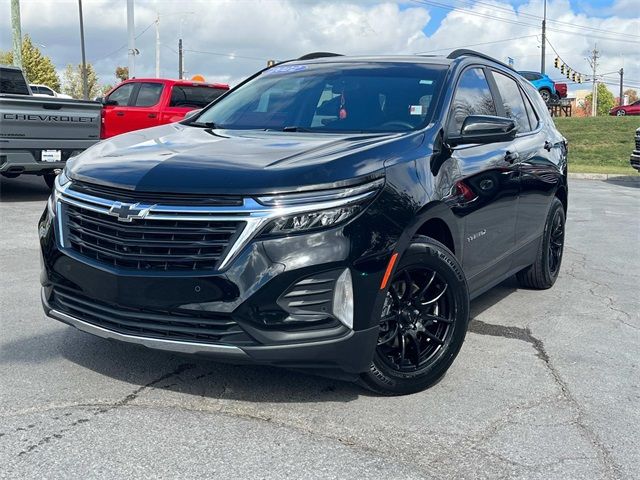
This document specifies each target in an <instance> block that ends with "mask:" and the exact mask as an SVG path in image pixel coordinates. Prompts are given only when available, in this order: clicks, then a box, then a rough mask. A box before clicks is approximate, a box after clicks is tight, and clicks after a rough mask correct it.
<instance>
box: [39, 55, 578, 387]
mask: <svg viewBox="0 0 640 480" xmlns="http://www.w3.org/2000/svg"><path fill="white" fill-rule="evenodd" d="M566 165H567V145H566V141H565V139H564V138H563V137H562V136H561V135H560V134H559V133H558V131H557V130H556V129H555V127H554V124H553V121H552V120H551V118H550V117H549V115H548V113H547V108H546V106H545V104H544V102H543V101H542V99H541V98H540V96H539V95H538V93H537V92H536V90H535V89H534V88H533V87H532V86H531V85H530V84H529V83H528V82H527V81H526V80H523V79H522V78H521V77H520V76H519V75H518V74H517V73H515V72H514V71H513V70H511V69H510V68H509V67H507V66H506V65H504V64H502V63H500V62H498V61H496V60H493V59H491V58H489V57H486V56H484V55H481V54H478V53H476V52H472V51H468V50H463V51H455V52H453V53H452V54H451V55H449V56H448V57H446V58H444V57H431V56H406V57H403V56H393V57H343V56H339V55H333V54H312V55H307V56H305V57H302V58H300V59H298V60H295V61H288V62H283V63H280V64H278V65H276V66H274V67H272V68H268V69H265V70H263V71H261V72H259V73H257V74H256V75H254V76H253V77H251V78H249V79H248V80H246V81H245V82H243V83H242V84H240V85H238V86H237V87H236V88H234V89H232V90H231V91H229V92H228V93H226V94H225V95H223V96H222V97H220V98H219V99H217V100H216V101H215V102H213V103H212V104H210V105H209V106H207V107H206V108H205V109H203V110H202V111H200V112H198V113H196V114H194V115H193V116H191V117H190V118H188V119H186V120H184V121H183V122H181V123H175V124H171V125H164V126H161V127H156V128H151V129H148V130H142V131H137V132H133V133H128V134H125V135H121V136H118V137H115V138H113V139H111V140H108V141H104V142H101V143H99V144H97V145H96V146H94V147H92V148H90V149H88V150H87V151H85V152H84V153H82V154H81V155H79V156H78V157H76V158H75V159H73V160H71V161H70V162H69V163H68V165H67V167H66V169H65V171H64V172H63V173H62V174H61V175H59V176H58V179H57V182H56V188H55V190H54V192H53V194H52V196H51V198H50V200H49V202H48V205H47V208H46V210H45V212H44V214H43V216H42V219H41V220H40V223H39V234H40V242H41V247H42V255H43V263H44V270H43V273H42V285H43V289H42V302H43V305H44V309H45V311H46V313H47V315H49V316H50V317H52V318H55V319H57V320H60V321H62V322H65V323H67V324H69V325H72V326H74V327H77V328H79V329H80V330H83V331H85V332H89V333H92V334H95V335H98V336H101V337H105V338H110V339H117V340H121V341H125V342H131V343H136V344H141V345H145V346H147V347H152V348H159V349H164V350H169V351H175V352H187V353H198V354H207V355H211V356H213V357H215V358H219V359H222V360H226V361H232V362H247V361H249V362H256V363H264V364H271V365H280V366H284V367H289V368H296V369H315V371H323V372H324V373H325V374H336V373H337V372H342V375H343V377H348V378H352V379H356V380H358V381H359V382H360V383H361V384H363V385H365V386H366V387H368V388H371V389H373V390H375V391H378V392H382V393H387V394H403V393H409V392H415V391H418V390H421V389H424V388H426V387H429V386H430V385H432V384H433V383H435V382H436V381H437V380H438V379H439V378H440V377H442V375H443V374H444V373H445V371H446V370H447V369H448V368H449V366H450V365H451V364H452V362H453V360H454V358H455V357H456V355H457V353H458V351H459V350H460V347H461V346H462V343H463V340H464V338H465V333H466V331H467V325H468V322H469V299H470V298H473V297H476V296H478V295H480V294H481V293H482V292H484V291H486V290H488V289H489V288H491V287H492V286H494V285H496V284H498V283H499V282H501V281H502V280H504V279H506V278H507V277H509V276H511V275H514V274H517V277H518V279H519V280H520V282H521V283H522V285H524V286H526V287H531V288H549V287H551V286H552V285H553V283H554V281H555V280H556V277H557V275H558V271H559V269H560V262H561V259H562V248H563V240H564V225H565V212H566V208H567V177H566Z"/></svg>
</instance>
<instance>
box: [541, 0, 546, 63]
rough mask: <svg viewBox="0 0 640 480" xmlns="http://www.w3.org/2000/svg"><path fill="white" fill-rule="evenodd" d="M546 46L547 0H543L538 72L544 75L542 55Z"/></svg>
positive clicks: (543, 55)
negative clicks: (540, 53) (540, 55)
mask: <svg viewBox="0 0 640 480" xmlns="http://www.w3.org/2000/svg"><path fill="white" fill-rule="evenodd" d="M546 48H547V0H544V15H543V17H542V58H541V59H540V73H542V74H543V75H544V57H545V53H546Z"/></svg>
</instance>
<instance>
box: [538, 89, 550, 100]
mask: <svg viewBox="0 0 640 480" xmlns="http://www.w3.org/2000/svg"><path fill="white" fill-rule="evenodd" d="M540 96H541V97H542V100H544V103H549V102H550V101H551V92H550V91H549V90H548V89H546V88H543V89H541V90H540Z"/></svg>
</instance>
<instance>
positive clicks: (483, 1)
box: [0, 0, 640, 94]
mask: <svg viewBox="0 0 640 480" xmlns="http://www.w3.org/2000/svg"><path fill="white" fill-rule="evenodd" d="M543 1H544V0H411V1H405V0H403V1H399V0H398V1H392V0H387V1H373V0H342V1H337V0H333V1H312V0H209V1H196V0H179V1H178V0H172V1H166V0H135V31H136V36H137V40H136V48H137V49H138V50H139V51H140V54H139V55H138V56H136V67H135V76H137V77H144V76H154V75H155V55H156V46H155V45H156V29H155V23H154V22H155V21H156V18H157V17H158V16H159V18H160V21H159V32H160V67H161V69H160V72H161V76H163V77H170V78H176V77H177V75H178V54H177V49H178V47H177V44H178V38H180V36H181V37H182V39H183V45H184V49H185V53H184V55H185V69H186V72H187V73H186V75H187V76H188V77H191V76H193V75H196V74H200V75H203V76H204V77H205V78H206V80H207V81H210V82H226V83H230V84H232V85H233V84H236V83H238V82H239V81H241V80H242V79H243V78H245V77H247V76H248V75H250V74H252V73H254V72H255V71H257V70H259V69H261V68H263V67H264V66H265V65H266V62H267V60H269V59H275V60H285V59H290V58H295V57H298V56H300V55H302V54H304V53H308V52H313V51H330V52H337V53H343V54H411V53H422V52H426V53H431V54H444V55H446V54H447V53H449V52H450V51H451V50H453V49H455V48H459V47H468V48H473V49H476V50H478V51H481V52H484V53H488V54H490V55H493V56H494V57H496V58H497V59H499V60H502V61H506V60H507V58H508V57H511V58H513V59H514V61H515V67H516V69H520V70H538V71H539V69H540V57H541V49H540V43H541V35H540V22H541V16H542V12H543ZM639 4H640V0H547V27H548V32H547V36H548V41H549V44H548V45H547V52H546V53H547V55H546V70H547V74H549V75H550V76H551V77H552V78H553V79H554V80H560V79H562V76H561V74H560V72H559V70H556V69H555V68H554V65H553V64H554V57H555V56H556V55H559V56H560V57H561V58H562V60H563V61H564V62H565V63H567V64H568V65H569V66H570V67H571V68H572V69H573V70H575V71H578V72H582V73H585V74H588V73H590V71H591V70H590V66H589V63H588V61H587V57H589V56H590V53H591V50H593V49H594V47H595V46H596V44H597V48H598V51H599V52H600V58H599V61H598V63H599V65H598V70H599V71H600V72H602V73H603V74H606V75H605V76H604V77H603V80H604V81H606V82H607V83H608V84H609V87H610V89H611V90H612V91H613V92H614V93H616V94H617V91H618V87H617V86H616V85H617V82H618V81H619V75H618V74H617V73H616V72H617V71H618V70H619V69H620V68H621V67H624V70H625V79H626V81H625V88H636V89H637V90H639V91H640V8H638V7H639ZM83 10H84V24H85V41H86V52H87V61H89V62H91V63H92V64H93V65H94V66H95V68H96V71H97V73H98V76H99V77H100V82H101V83H102V84H114V83H116V82H117V81H116V78H115V76H114V71H115V68H116V67H117V66H125V65H127V64H128V58H127V51H128V49H127V18H126V0H84V1H83ZM21 16H22V22H21V23H22V33H23V34H29V35H30V36H31V37H32V39H33V41H34V43H36V44H37V45H39V46H40V48H41V50H42V52H43V53H44V54H45V55H48V56H49V57H51V59H52V61H53V62H54V64H55V65H56V68H57V69H58V70H59V71H60V73H61V72H62V70H63V69H64V67H65V65H66V64H68V63H74V64H77V63H80V58H81V54H80V33H79V22H78V3H77V1H76V0H48V1H42V0H21ZM11 45H12V44H11V24H10V0H0V50H8V49H10V48H11ZM554 50H555V51H554ZM564 81H566V79H564ZM582 88H589V87H588V86H585V85H572V84H571V83H570V91H575V90H576V89H582Z"/></svg>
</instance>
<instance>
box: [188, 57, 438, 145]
mask: <svg viewBox="0 0 640 480" xmlns="http://www.w3.org/2000/svg"><path fill="white" fill-rule="evenodd" d="M445 72H446V67H444V66H440V65H428V64H425V65H421V64H407V63H349V64H347V63H334V64H312V65H304V64H303V65H300V64H298V65H296V64H283V65H280V66H275V67H273V68H271V69H269V70H266V71H265V72H263V73H262V74H261V75H259V76H258V77H256V78H254V79H253V80H251V81H249V82H248V83H246V84H244V85H242V86H241V87H239V88H238V89H237V90H235V91H233V92H231V93H230V94H229V95H227V96H226V97H224V98H222V99H221V100H220V101H219V102H217V103H216V104H215V105H212V106H211V107H209V108H208V109H207V110H205V111H204V112H203V113H202V114H201V115H200V116H199V117H198V118H197V119H195V121H194V124H196V125H197V124H200V125H205V124H206V125H215V127H217V128H228V129H265V130H283V131H314V132H315V131H317V132H328V133H331V132H365V133H368V132H403V131H408V130H413V129H416V128H419V127H422V126H423V125H426V124H427V123H428V122H429V121H430V120H431V118H432V116H433V109H434V107H435V103H436V97H437V94H438V92H439V91H440V85H441V83H442V78H443V77H444V74H445Z"/></svg>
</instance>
